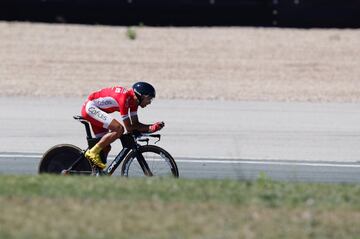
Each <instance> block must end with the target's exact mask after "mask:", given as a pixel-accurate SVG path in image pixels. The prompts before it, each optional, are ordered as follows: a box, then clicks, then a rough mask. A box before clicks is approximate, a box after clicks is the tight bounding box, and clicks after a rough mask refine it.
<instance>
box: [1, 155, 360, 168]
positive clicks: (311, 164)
mask: <svg viewBox="0 0 360 239" xmlns="http://www.w3.org/2000/svg"><path fill="white" fill-rule="evenodd" d="M41 156H42V155H40V154H39V155H36V154H33V155H32V154H0V158H34V159H35V158H41ZM110 158H115V156H110ZM180 158H184V157H180ZM160 160H161V159H152V160H149V161H160ZM175 161H176V162H177V163H199V164H201V163H202V164H203V163H209V164H264V165H278V166H311V167H341V168H360V163H357V164H339V163H336V162H334V163H319V162H317V163H311V162H288V161H287V162H281V161H277V162H274V161H265V160H264V161H259V160H256V161H251V160H235V159H234V160H225V159H223V160H217V159H213V160H207V159H175Z"/></svg>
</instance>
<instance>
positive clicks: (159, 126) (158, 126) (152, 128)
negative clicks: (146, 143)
mask: <svg viewBox="0 0 360 239" xmlns="http://www.w3.org/2000/svg"><path fill="white" fill-rule="evenodd" d="M164 126H165V123H164V122H157V123H155V124H153V125H150V127H149V132H150V133H154V132H156V131H159V130H161V129H162V128H163V127H164Z"/></svg>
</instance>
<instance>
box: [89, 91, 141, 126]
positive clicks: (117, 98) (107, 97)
mask: <svg viewBox="0 0 360 239" xmlns="http://www.w3.org/2000/svg"><path fill="white" fill-rule="evenodd" d="M88 100H89V101H92V102H93V104H94V105H95V106H96V107H97V108H99V109H101V110H103V111H105V112H106V113H113V112H115V111H119V112H120V115H121V118H122V120H125V119H127V118H128V117H129V115H130V116H133V115H137V109H138V103H137V101H136V98H135V93H134V91H133V89H129V90H127V89H126V88H124V87H121V86H114V87H111V88H104V89H101V90H99V91H95V92H93V93H91V94H90V95H89V97H88Z"/></svg>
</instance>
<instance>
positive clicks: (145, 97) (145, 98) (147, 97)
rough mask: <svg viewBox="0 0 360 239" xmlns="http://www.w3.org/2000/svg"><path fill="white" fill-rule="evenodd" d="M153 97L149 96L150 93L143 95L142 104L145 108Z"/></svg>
mask: <svg viewBox="0 0 360 239" xmlns="http://www.w3.org/2000/svg"><path fill="white" fill-rule="evenodd" d="M153 99H154V98H153V97H151V96H148V95H145V96H143V98H142V101H141V104H140V106H141V108H144V107H146V106H147V105H150V104H151V102H152V101H153Z"/></svg>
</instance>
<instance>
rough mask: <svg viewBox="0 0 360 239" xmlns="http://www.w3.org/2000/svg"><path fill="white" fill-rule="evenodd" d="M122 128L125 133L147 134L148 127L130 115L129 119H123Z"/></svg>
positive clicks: (135, 116) (136, 117)
mask: <svg viewBox="0 0 360 239" xmlns="http://www.w3.org/2000/svg"><path fill="white" fill-rule="evenodd" d="M124 126H125V128H126V131H127V132H133V131H139V132H142V133H147V132H149V127H150V125H148V124H143V123H140V122H139V119H138V116H137V115H132V116H131V120H130V118H127V119H124Z"/></svg>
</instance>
